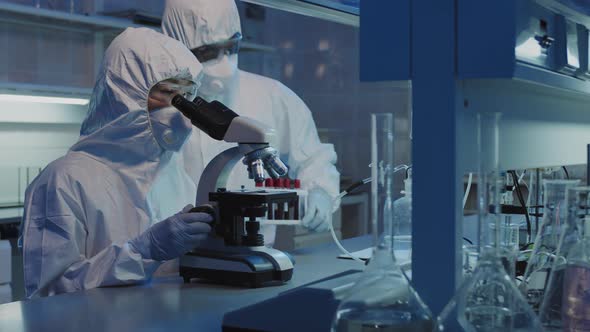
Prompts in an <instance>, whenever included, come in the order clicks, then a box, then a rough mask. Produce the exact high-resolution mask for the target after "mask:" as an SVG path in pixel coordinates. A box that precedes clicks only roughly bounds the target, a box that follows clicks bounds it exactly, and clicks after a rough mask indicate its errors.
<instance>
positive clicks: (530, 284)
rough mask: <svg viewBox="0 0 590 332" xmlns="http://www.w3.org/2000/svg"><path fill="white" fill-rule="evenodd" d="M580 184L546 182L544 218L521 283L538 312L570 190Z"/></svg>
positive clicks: (560, 181)
mask: <svg viewBox="0 0 590 332" xmlns="http://www.w3.org/2000/svg"><path fill="white" fill-rule="evenodd" d="M579 183H580V181H579V180H544V181H543V188H544V190H543V196H544V200H543V220H542V222H541V226H540V227H539V230H538V232H537V236H536V237H535V246H534V248H533V252H532V254H531V257H530V258H529V260H528V262H527V267H526V269H525V272H524V276H523V278H522V282H521V284H520V289H521V291H522V292H523V294H524V295H525V297H526V299H527V301H528V303H529V304H530V305H531V306H532V307H533V309H534V310H535V311H538V310H539V307H540V305H541V302H542V301H543V295H544V293H545V287H546V286H547V281H548V280H549V273H550V271H551V267H552V265H553V262H554V259H553V258H554V257H555V253H556V252H557V245H558V243H559V238H560V235H561V231H562V229H563V228H564V225H565V224H566V214H567V201H566V197H565V196H566V192H567V190H568V189H571V188H574V187H576V186H577V185H578V184H579Z"/></svg>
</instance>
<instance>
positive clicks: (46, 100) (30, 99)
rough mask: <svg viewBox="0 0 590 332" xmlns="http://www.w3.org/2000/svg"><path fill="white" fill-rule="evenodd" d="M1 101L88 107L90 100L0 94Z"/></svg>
mask: <svg viewBox="0 0 590 332" xmlns="http://www.w3.org/2000/svg"><path fill="white" fill-rule="evenodd" d="M0 101H12V102H21V103H42V104H66V105H88V99H84V98H66V97H44V96H26V95H7V94H0Z"/></svg>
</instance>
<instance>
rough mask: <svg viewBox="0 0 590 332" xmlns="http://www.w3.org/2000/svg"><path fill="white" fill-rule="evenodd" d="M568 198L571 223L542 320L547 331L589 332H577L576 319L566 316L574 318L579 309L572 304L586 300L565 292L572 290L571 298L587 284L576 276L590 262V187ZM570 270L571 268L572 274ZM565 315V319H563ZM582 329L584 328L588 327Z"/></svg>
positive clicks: (560, 248) (562, 240) (558, 253)
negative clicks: (589, 222) (587, 252)
mask: <svg viewBox="0 0 590 332" xmlns="http://www.w3.org/2000/svg"><path fill="white" fill-rule="evenodd" d="M566 196H567V207H568V208H567V223H566V224H565V226H564V229H563V230H562V232H561V236H560V240H559V246H558V248H557V251H556V254H555V258H554V260H553V266H552V268H551V276H550V277H549V283H548V284H547V288H546V291H545V296H544V297H543V302H542V305H541V310H540V311H539V317H540V318H541V323H542V324H543V327H544V328H545V331H564V330H565V331H570V330H574V331H585V330H584V329H583V328H580V329H577V330H576V329H573V328H572V326H571V325H576V324H572V321H573V320H576V319H575V318H573V319H572V318H570V317H568V316H565V313H566V312H569V313H570V314H569V316H572V314H571V313H573V312H575V311H576V310H575V309H572V308H575V307H576V304H572V303H574V302H576V303H583V302H584V301H583V299H579V300H577V301H576V300H573V301H572V300H570V299H569V298H566V297H564V295H565V294H566V293H564V288H568V289H570V291H568V295H567V296H568V297H571V296H572V291H571V290H573V288H572V287H573V286H574V285H577V284H578V282H579V281H580V280H583V276H584V272H582V273H581V274H578V276H580V277H581V278H580V280H575V279H576V278H573V276H574V275H576V273H577V272H579V271H584V268H583V266H588V265H587V264H588V263H589V262H590V261H588V259H587V258H584V255H585V250H586V248H587V243H588V242H584V241H585V237H584V236H585V235H586V231H585V230H586V228H585V227H587V226H589V225H586V220H588V219H589V218H590V187H578V188H573V189H569V190H568V192H567V194H566ZM588 235H590V234H588ZM586 257H588V256H586ZM584 262H585V263H584ZM585 264H586V265H585ZM568 267H570V269H569V270H568ZM580 267H581V268H580ZM578 268H580V269H578ZM566 271H569V272H570V273H569V275H568V279H567V280H568V281H567V285H566V284H565V280H566V279H565V274H566ZM582 287H583V286H582ZM574 294H575V291H574ZM575 298H576V297H575V296H574V299H575ZM566 303H568V305H567V307H564V306H563V305H565V304H566ZM586 305H587V306H588V307H587V308H589V309H587V310H590V303H586ZM562 314H564V315H563V316H562ZM586 320H587V321H588V322H587V323H585V324H586V331H590V318H588V319H586ZM565 321H568V327H566V326H564V322H565ZM581 325H584V323H582V324H581ZM578 328H579V325H578Z"/></svg>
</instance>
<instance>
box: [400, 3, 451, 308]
mask: <svg viewBox="0 0 590 332" xmlns="http://www.w3.org/2000/svg"><path fill="white" fill-rule="evenodd" d="M455 14H456V11H455V0H414V1H412V8H411V34H412V38H411V40H412V42H411V44H412V46H411V66H412V102H413V105H414V106H413V112H414V113H413V134H414V135H413V142H412V156H413V161H412V164H413V165H414V169H413V175H414V176H413V181H414V184H413V188H412V198H413V206H412V212H413V217H412V222H413V230H412V235H413V250H412V255H413V256H412V261H413V262H412V283H413V285H414V287H415V288H416V290H417V291H418V293H419V294H420V296H421V297H422V299H424V301H425V302H426V303H427V304H428V306H429V307H430V309H431V310H432V311H433V313H434V314H435V315H436V314H438V313H439V312H440V311H441V310H442V308H443V307H444V306H445V304H446V303H447V302H448V300H449V299H450V298H451V296H452V295H453V293H454V290H455V287H456V279H457V272H458V268H457V266H458V265H457V264H456V262H457V258H458V257H460V256H459V255H458V253H459V252H460V251H459V248H460V247H459V246H460V239H461V234H462V228H461V227H460V226H459V223H458V222H457V221H458V220H460V218H458V211H459V209H458V208H457V202H458V201H459V200H457V199H456V197H457V192H458V189H459V185H458V183H459V181H458V180H457V178H458V174H456V169H457V167H456V160H457V158H456V157H457V151H456V144H455V137H456V136H455V132H456V112H455V107H456V98H457V97H456V96H457V92H458V87H457V81H456V77H455V66H456V33H455V26H456V25H455V22H456V21H455Z"/></svg>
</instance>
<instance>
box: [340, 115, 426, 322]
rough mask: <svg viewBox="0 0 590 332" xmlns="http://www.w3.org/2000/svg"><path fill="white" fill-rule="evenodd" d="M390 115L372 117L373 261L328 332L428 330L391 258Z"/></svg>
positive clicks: (416, 301)
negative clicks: (330, 331)
mask: <svg viewBox="0 0 590 332" xmlns="http://www.w3.org/2000/svg"><path fill="white" fill-rule="evenodd" d="M393 143H394V126H393V114H372V115H371V159H372V164H371V165H372V166H371V177H372V182H371V221H372V233H373V241H374V246H375V247H374V249H373V256H372V258H371V260H370V262H369V264H368V265H367V267H366V268H365V271H364V272H363V273H362V274H361V276H360V277H359V279H358V281H357V282H356V283H355V285H354V286H353V287H352V288H351V289H350V291H349V292H348V293H347V295H346V297H345V298H344V299H343V300H342V302H341V303H340V305H339V307H338V310H337V312H336V317H335V318H334V321H333V324H332V331H337V332H346V331H350V332H352V331H425V332H426V331H428V332H430V331H432V327H433V320H432V314H431V313H430V310H429V309H428V307H427V306H426V305H425V304H424V302H423V301H422V300H421V299H420V297H419V296H418V294H417V293H416V291H414V289H413V288H412V287H411V286H410V283H409V282H408V279H407V278H406V275H405V274H404V273H403V272H402V270H401V269H400V267H399V266H398V265H397V263H396V260H395V256H394V253H393V239H394V235H395V234H394V227H393V226H394V225H393V199H392V195H393V170H394V158H393V157H394V155H393Z"/></svg>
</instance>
